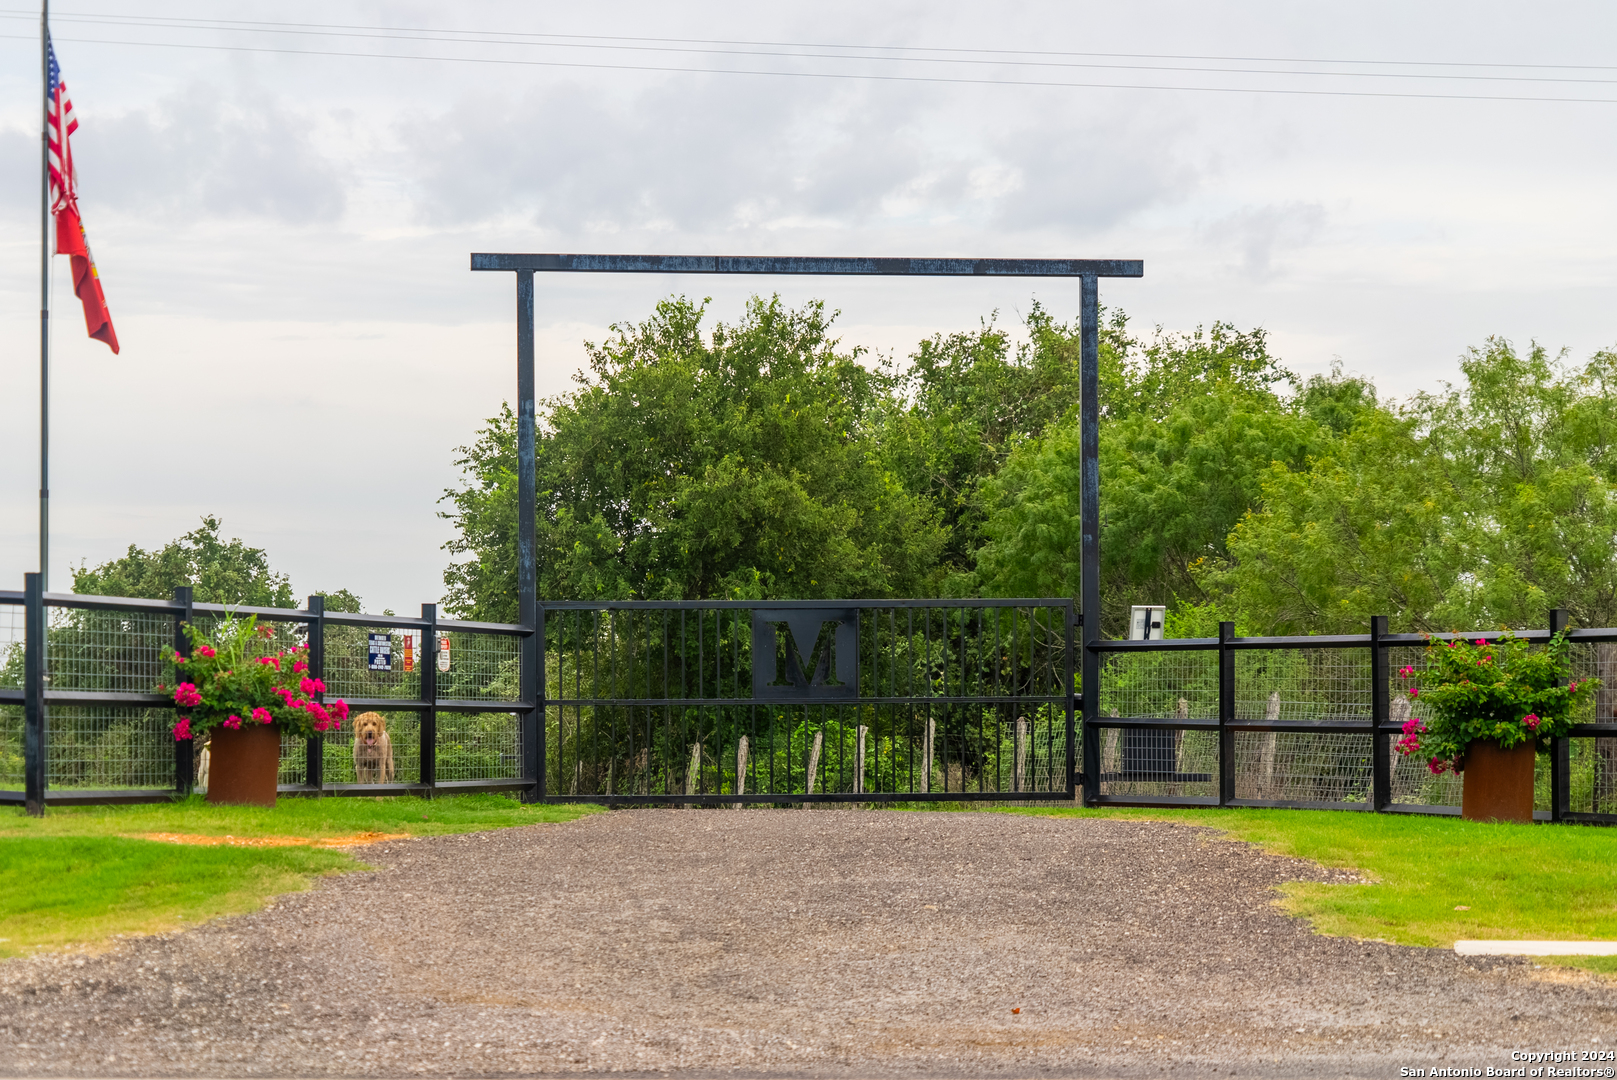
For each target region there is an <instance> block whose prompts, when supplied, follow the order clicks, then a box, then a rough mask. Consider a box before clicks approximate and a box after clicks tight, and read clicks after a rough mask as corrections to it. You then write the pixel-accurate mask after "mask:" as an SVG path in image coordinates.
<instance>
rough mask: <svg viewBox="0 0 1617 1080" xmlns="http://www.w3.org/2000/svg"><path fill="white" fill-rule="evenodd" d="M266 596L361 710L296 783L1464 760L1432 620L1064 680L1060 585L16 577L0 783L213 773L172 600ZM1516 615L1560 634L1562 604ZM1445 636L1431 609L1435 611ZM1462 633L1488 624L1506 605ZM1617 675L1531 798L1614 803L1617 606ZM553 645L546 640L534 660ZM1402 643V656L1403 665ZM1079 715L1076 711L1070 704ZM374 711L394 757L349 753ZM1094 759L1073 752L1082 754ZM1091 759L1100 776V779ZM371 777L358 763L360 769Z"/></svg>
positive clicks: (37, 793)
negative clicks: (1421, 751)
mask: <svg viewBox="0 0 1617 1080" xmlns="http://www.w3.org/2000/svg"><path fill="white" fill-rule="evenodd" d="M232 613H234V614H236V615H256V616H258V618H259V620H260V622H261V623H263V624H265V625H267V626H269V627H271V628H272V631H273V636H271V637H270V638H268V639H265V641H264V648H265V649H266V650H273V649H284V648H286V647H288V646H290V645H294V644H305V643H306V644H308V646H309V659H310V663H311V667H312V669H313V671H314V673H315V674H316V675H318V676H319V677H320V678H322V679H323V680H324V682H325V684H326V687H327V693H326V696H327V698H328V699H329V698H332V697H342V698H343V699H345V700H346V701H347V702H348V703H349V705H350V709H351V714H350V715H351V720H350V723H349V724H348V725H345V729H344V730H343V731H341V732H338V733H328V734H327V735H326V736H325V737H324V738H320V739H311V740H301V739H287V740H285V741H284V742H283V745H282V755H281V776H280V780H281V790H282V792H283V793H285V794H292V795H373V794H402V793H415V794H427V795H430V794H432V793H433V792H454V791H479V790H506V791H513V792H518V793H520V794H521V795H522V797H524V798H526V799H530V800H539V801H546V802H569V801H578V802H595V803H608V804H616V805H628V804H637V805H659V804H661V805H669V804H672V805H710V806H715V805H716V806H739V805H745V804H756V803H762V804H788V805H795V804H802V803H809V802H855V803H883V802H912V801H913V802H926V801H931V802H1028V801H1038V802H1051V801H1070V800H1073V799H1076V798H1078V797H1080V795H1081V796H1082V797H1083V798H1084V801H1085V802H1086V803H1087V804H1089V805H1092V806H1104V805H1114V806H1115V805H1123V806H1287V807H1313V808H1330V809H1344V810H1369V811H1378V812H1387V813H1427V814H1446V813H1457V812H1458V805H1459V801H1460V785H1459V781H1458V779H1457V778H1455V777H1454V776H1453V775H1452V774H1449V775H1445V776H1440V777H1434V776H1432V775H1431V774H1429V773H1428V772H1427V770H1426V769H1425V767H1424V765H1423V764H1422V763H1421V762H1419V761H1414V760H1409V759H1405V758H1402V757H1400V756H1398V755H1397V754H1396V753H1395V752H1394V751H1393V749H1392V742H1393V740H1394V739H1395V738H1396V737H1397V733H1398V730H1399V728H1400V727H1401V726H1402V723H1403V721H1404V720H1405V719H1407V717H1408V716H1409V715H1410V712H1411V708H1412V706H1411V699H1410V698H1409V696H1408V694H1407V691H1408V690H1409V689H1410V688H1411V687H1415V686H1418V685H1419V677H1420V671H1421V668H1422V662H1423V656H1424V647H1425V645H1426V641H1427V639H1426V638H1425V637H1424V636H1420V635H1411V634H1389V633H1387V630H1386V620H1385V619H1384V618H1377V619H1375V620H1373V621H1372V624H1371V632H1370V633H1369V634H1364V635H1340V636H1311V637H1290V638H1237V637H1235V636H1234V633H1233V627H1232V626H1230V625H1229V624H1224V625H1222V626H1221V627H1220V635H1219V636H1218V637H1217V638H1198V639H1179V640H1168V641H1095V642H1092V643H1091V644H1090V646H1089V651H1090V653H1091V655H1092V656H1094V657H1095V658H1096V659H1097V660H1098V662H1099V663H1098V670H1099V677H1098V680H1097V683H1098V690H1097V693H1096V694H1095V696H1094V698H1093V700H1090V701H1085V700H1084V696H1083V695H1081V694H1078V693H1076V692H1075V691H1076V689H1077V680H1076V667H1077V659H1078V658H1077V645H1078V636H1079V627H1080V622H1079V619H1078V616H1077V614H1076V612H1075V611H1074V608H1073V605H1072V603H1071V602H1070V601H1067V600H981V599H972V600H883V601H875V600H860V601H842V602H830V603H827V602H822V601H779V602H762V601H760V602H740V601H737V602H719V601H704V602H689V603H686V602H668V603H659V602H645V603H627V602H625V603H594V602H591V603H584V602H579V603H553V604H544V605H541V606H540V607H539V609H538V612H537V617H536V618H535V620H534V623H535V625H534V626H532V627H525V626H519V625H511V624H494V623H474V622H464V621H453V620H446V619H441V618H439V617H438V614H437V610H436V607H435V606H434V605H431V604H425V605H423V606H422V610H421V614H420V616H419V617H400V616H394V615H357V614H349V613H339V612H327V611H325V610H324V608H323V604H322V599H321V598H320V597H318V596H315V597H310V598H309V601H308V604H307V606H306V607H305V608H302V609H296V610H291V609H253V608H235V609H227V608H225V607H223V606H220V605H210V604H199V603H194V602H193V601H192V599H191V596H190V594H189V591H188V590H183V589H182V590H177V592H176V595H175V597H174V599H172V600H169V601H156V600H140V599H129V598H118V597H91V596H79V595H75V594H57V593H50V594H46V593H43V592H41V591H40V590H39V579H38V576H37V575H28V577H27V587H26V588H25V590H24V591H22V592H0V804H3V803H13V804H16V803H23V804H26V805H27V806H28V807H29V809H30V810H33V811H35V812H39V811H42V809H43V808H44V807H45V806H46V805H48V804H49V805H69V804H75V803H80V804H82V803H116V802H153V801H159V800H166V799H171V798H173V797H175V795H176V794H177V793H186V792H189V791H191V790H194V789H195V788H196V787H198V786H199V785H198V780H199V776H198V767H199V765H200V764H201V762H200V760H199V759H200V749H201V748H200V747H198V746H195V745H193V744H192V743H189V742H175V741H174V739H173V738H172V736H171V734H170V730H171V727H172V724H173V721H174V709H173V706H172V702H171V699H170V697H169V695H168V694H167V693H165V692H160V691H158V689H157V687H158V686H159V684H161V683H163V682H164V681H165V680H167V679H169V678H170V677H171V676H170V674H169V672H170V669H169V667H168V665H167V664H166V661H165V654H166V652H167V651H169V650H172V649H174V648H180V649H182V650H183V649H184V648H185V639H184V636H183V635H182V634H181V633H180V626H181V624H183V623H185V622H188V621H189V622H193V623H198V624H206V623H207V622H209V621H211V620H217V619H221V618H225V617H227V616H229V615H231V614H232ZM1564 625H1565V616H1564V615H1562V614H1561V613H1555V614H1554V615H1553V616H1552V621H1551V625H1550V628H1548V629H1546V630H1541V631H1534V632H1527V633H1524V634H1522V635H1521V636H1522V637H1524V638H1526V639H1527V640H1530V641H1543V640H1546V639H1547V638H1548V637H1549V636H1550V634H1551V633H1552V632H1553V631H1555V630H1559V629H1561V628H1563V627H1564ZM1444 636H1445V635H1440V639H1441V638H1442V637H1444ZM1464 636H1466V637H1473V638H1474V637H1484V638H1494V637H1497V636H1498V634H1497V633H1479V634H1468V635H1464ZM1569 637H1570V640H1571V643H1572V662H1573V668H1574V676H1575V677H1578V678H1587V677H1599V678H1600V679H1602V680H1603V682H1604V684H1605V687H1607V688H1608V689H1602V690H1601V691H1600V693H1599V694H1598V695H1596V697H1595V698H1594V700H1593V701H1592V702H1588V703H1586V705H1585V706H1584V708H1585V711H1586V715H1584V716H1580V717H1579V723H1578V724H1577V726H1576V727H1575V728H1574V729H1573V731H1572V733H1571V735H1570V736H1569V737H1567V738H1564V739H1558V740H1556V742H1555V744H1554V747H1553V752H1552V753H1551V754H1549V755H1547V756H1541V757H1540V758H1539V771H1540V776H1539V781H1538V785H1537V787H1538V807H1539V816H1540V817H1542V818H1544V819H1546V820H1554V821H1582V822H1602V823H1617V629H1578V630H1572V631H1571V632H1570V634H1569ZM541 658H542V659H541ZM1404 668H1410V669H1412V670H1411V677H1410V678H1404V677H1403V676H1402V675H1400V671H1401V670H1402V669H1404ZM1077 706H1083V707H1084V709H1085V712H1086V714H1087V718H1086V720H1085V722H1084V724H1083V725H1082V726H1081V727H1080V725H1079V723H1078V719H1077V716H1076V714H1075V708H1076V707H1077ZM367 711H373V712H377V713H380V714H381V715H382V716H383V717H384V718H385V720H386V723H387V729H388V733H389V736H390V739H391V744H392V761H393V769H392V772H391V775H390V776H387V777H385V778H381V777H378V776H377V775H376V774H375V773H370V774H362V773H361V772H360V771H359V769H358V768H357V767H356V762H355V756H354V750H353V735H352V726H353V725H352V718H353V717H357V715H358V714H360V713H362V712H367ZM1080 763H1081V768H1080ZM1091 778H1092V782H1089V783H1086V782H1085V781H1087V780H1091ZM362 780H363V781H367V782H361V781H362Z"/></svg>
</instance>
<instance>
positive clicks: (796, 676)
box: [752, 607, 859, 701]
mask: <svg viewBox="0 0 1617 1080" xmlns="http://www.w3.org/2000/svg"><path fill="white" fill-rule="evenodd" d="M826 623H834V624H836V630H835V631H834V632H833V633H832V634H831V637H830V640H828V641H827V642H826V643H825V644H824V645H823V646H821V647H820V648H819V649H816V648H815V646H816V645H817V644H818V643H819V640H820V630H821V628H822V627H824V626H825V624H826ZM782 630H784V632H785V637H786V641H785V646H786V649H785V653H786V671H785V673H784V674H785V678H781V674H782V673H781V671H780V669H779V665H778V663H777V662H776V653H777V650H778V647H779V645H780V644H781V642H780V640H779V635H780V633H781V631H782ZM752 696H753V697H754V698H757V699H760V700H775V701H801V700H804V699H808V698H845V697H858V696H859V609H858V608H850V607H801V608H755V609H754V610H753V613H752Z"/></svg>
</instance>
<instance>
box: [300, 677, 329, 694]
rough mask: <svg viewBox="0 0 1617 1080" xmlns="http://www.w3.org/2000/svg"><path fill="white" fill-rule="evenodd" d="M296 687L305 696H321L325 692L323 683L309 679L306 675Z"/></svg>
mask: <svg viewBox="0 0 1617 1080" xmlns="http://www.w3.org/2000/svg"><path fill="white" fill-rule="evenodd" d="M298 687H299V688H300V689H301V690H302V691H303V692H304V693H305V694H323V693H325V690H326V684H325V683H324V682H322V681H321V680H319V679H311V678H309V677H308V676H307V675H305V676H304V677H303V681H302V682H300V683H298Z"/></svg>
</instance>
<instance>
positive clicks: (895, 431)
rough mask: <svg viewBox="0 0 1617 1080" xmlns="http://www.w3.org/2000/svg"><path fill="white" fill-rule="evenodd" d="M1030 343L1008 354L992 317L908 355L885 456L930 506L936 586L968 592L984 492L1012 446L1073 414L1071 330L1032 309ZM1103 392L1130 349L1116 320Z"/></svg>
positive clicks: (1105, 357) (1105, 354)
mask: <svg viewBox="0 0 1617 1080" xmlns="http://www.w3.org/2000/svg"><path fill="white" fill-rule="evenodd" d="M1024 326H1025V328H1026V330H1027V333H1028V337H1027V339H1026V340H1025V341H1022V342H1020V343H1019V344H1017V345H1016V347H1015V348H1014V349H1013V348H1012V346H1011V340H1010V335H1009V334H1008V333H1006V332H1005V331H1004V330H1002V329H1001V328H1000V327H999V325H998V320H997V316H996V317H991V318H989V319H988V320H986V321H984V323H983V324H982V326H981V327H980V328H979V329H978V330H976V331H973V332H970V333H957V334H947V335H944V334H939V335H935V336H934V337H932V338H930V339H928V340H926V341H923V342H921V344H920V346H919V347H918V348H917V349H916V351H915V352H914V353H913V354H912V355H911V356H910V364H909V367H908V368H907V370H906V371H905V373H904V377H903V381H902V391H903V394H904V397H905V402H904V405H903V407H902V408H899V409H897V410H895V411H894V412H893V413H892V414H891V416H890V418H889V420H888V423H887V426H886V429H885V430H884V431H883V432H882V447H883V453H884V455H885V456H886V457H887V458H888V460H890V461H891V462H892V463H893V467H894V468H895V469H896V470H897V472H898V474H899V475H900V477H901V478H902V480H903V483H904V484H905V486H906V487H907V488H909V489H910V490H911V491H914V492H916V493H918V494H920V495H924V496H926V497H927V498H929V499H931V500H932V501H933V502H935V503H936V504H937V505H938V507H939V508H940V509H941V511H942V514H943V524H944V526H945V528H946V529H947V530H948V539H947V542H946V544H945V547H944V550H943V553H942V555H941V557H940V559H939V562H938V567H937V572H936V581H935V583H934V584H935V587H936V588H937V589H939V590H942V591H949V592H959V591H969V590H970V589H971V588H972V587H973V584H972V579H971V573H972V565H973V562H974V559H975V556H976V552H977V549H978V548H979V547H980V546H981V545H982V543H983V539H984V537H983V526H984V523H985V522H986V520H987V518H988V514H989V513H990V509H991V508H990V504H989V503H988V502H987V501H985V495H986V494H987V488H986V487H985V484H987V483H988V482H989V481H990V480H991V478H992V477H994V476H995V475H996V474H997V473H998V472H999V471H1000V469H1001V468H1002V467H1003V466H1004V464H1005V462H1006V460H1007V458H1008V457H1009V456H1010V454H1011V452H1012V450H1013V448H1014V447H1016V446H1017V445H1018V443H1020V442H1022V441H1024V440H1026V439H1030V438H1037V437H1038V436H1040V435H1042V434H1043V433H1044V431H1045V430H1046V429H1047V428H1048V427H1049V426H1050V425H1051V424H1054V423H1056V422H1058V421H1060V420H1061V419H1062V418H1063V417H1066V416H1069V415H1071V414H1073V413H1074V411H1075V410H1076V409H1077V407H1078V396H1079V395H1078V386H1079V383H1078V379H1079V351H1078V350H1079V340H1078V327H1077V325H1076V324H1065V323H1062V322H1059V321H1058V320H1057V319H1056V318H1055V317H1054V316H1053V315H1052V314H1051V313H1050V312H1049V311H1048V310H1046V309H1045V308H1044V307H1043V306H1042V305H1041V304H1039V303H1038V302H1037V301H1034V303H1033V305H1032V307H1031V309H1030V310H1029V312H1028V315H1027V317H1026V318H1025V319H1024ZM1100 344H1101V352H1100V362H1101V377H1102V384H1103V386H1106V385H1114V384H1118V383H1119V382H1120V379H1121V375H1120V372H1121V371H1122V369H1123V365H1124V363H1125V358H1126V356H1127V354H1128V350H1129V347H1130V345H1131V341H1130V338H1129V336H1128V323H1127V319H1126V318H1125V317H1124V316H1123V314H1122V313H1121V312H1113V313H1111V314H1110V315H1109V316H1107V317H1105V318H1104V321H1103V326H1102V332H1101V343H1100Z"/></svg>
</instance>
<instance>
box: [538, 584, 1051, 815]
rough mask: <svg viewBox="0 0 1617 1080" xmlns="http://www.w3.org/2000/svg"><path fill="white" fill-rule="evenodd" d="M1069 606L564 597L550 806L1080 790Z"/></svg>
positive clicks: (548, 711) (552, 718) (552, 649)
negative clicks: (568, 599)
mask: <svg viewBox="0 0 1617 1080" xmlns="http://www.w3.org/2000/svg"><path fill="white" fill-rule="evenodd" d="M1074 629H1075V627H1074V612H1073V605H1072V603H1071V601H1067V600H964V601H951V600H864V601H836V602H829V603H826V602H814V601H790V602H787V601H775V602H759V603H747V602H728V603H726V602H705V603H655V602H641V603H629V602H625V603H552V604H546V605H544V608H543V622H542V630H541V637H542V641H543V643H544V651H543V655H544V671H543V682H542V685H541V689H540V696H541V699H542V700H543V702H544V732H543V744H544V747H545V750H544V758H545V764H544V770H543V780H542V786H541V790H540V793H539V797H540V798H541V799H544V800H546V801H551V802H565V801H578V802H592V803H609V804H614V803H615V804H625V803H641V804H659V803H660V804H669V803H674V804H692V805H697V804H707V805H715V804H717V805H735V804H742V803H802V802H895V801H910V800H943V801H961V802H965V801H980V800H993V801H1006V800H1035V799H1036V800H1049V799H1070V798H1072V797H1073V796H1074V794H1075V791H1076V788H1075V786H1074V785H1075V771H1076V770H1075V763H1076V752H1077V737H1076V736H1077V732H1076V727H1075V716H1074V711H1073V704H1074V702H1073V692H1072V691H1073V661H1074V650H1073V641H1074V637H1075V634H1074Z"/></svg>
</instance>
